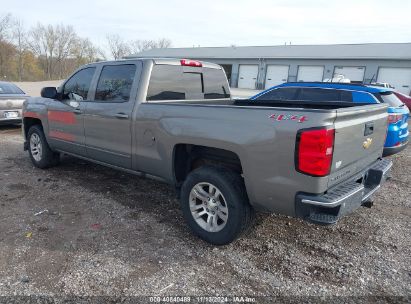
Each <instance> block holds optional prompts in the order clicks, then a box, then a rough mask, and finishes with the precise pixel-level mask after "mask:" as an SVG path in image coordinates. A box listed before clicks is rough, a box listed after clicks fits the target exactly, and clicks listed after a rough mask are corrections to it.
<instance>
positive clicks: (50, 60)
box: [29, 23, 58, 79]
mask: <svg viewBox="0 0 411 304" xmlns="http://www.w3.org/2000/svg"><path fill="white" fill-rule="evenodd" d="M57 40H58V37H57V33H56V30H55V28H54V27H53V26H52V25H50V24H49V25H47V26H44V25H42V24H41V23H38V24H37V26H35V27H34V28H33V29H32V30H31V31H30V42H29V44H30V47H31V49H32V51H33V52H34V53H35V54H36V55H37V56H38V57H39V59H40V60H43V61H44V68H45V72H46V75H47V78H48V79H52V78H53V68H54V54H55V49H56V47H57Z"/></svg>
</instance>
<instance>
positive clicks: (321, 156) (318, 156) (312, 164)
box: [296, 129, 335, 176]
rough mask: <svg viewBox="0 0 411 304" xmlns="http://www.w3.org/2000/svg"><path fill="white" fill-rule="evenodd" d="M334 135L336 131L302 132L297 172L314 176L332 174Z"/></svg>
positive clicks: (299, 137) (298, 143)
mask: <svg viewBox="0 0 411 304" xmlns="http://www.w3.org/2000/svg"><path fill="white" fill-rule="evenodd" d="M334 135H335V130H334V129H311V130H310V129H307V130H302V131H300V132H299V135H298V137H297V151H296V153H297V164H296V165H297V171H299V172H302V173H305V174H308V175H313V176H326V175H328V174H330V169H331V162H332V158H333V149H334Z"/></svg>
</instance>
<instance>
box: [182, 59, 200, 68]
mask: <svg viewBox="0 0 411 304" xmlns="http://www.w3.org/2000/svg"><path fill="white" fill-rule="evenodd" d="M180 63H181V65H184V66H192V67H199V68H201V67H202V66H203V64H202V63H201V62H200V61H195V60H189V59H181V60H180Z"/></svg>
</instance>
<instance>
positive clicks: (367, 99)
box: [352, 92, 378, 103]
mask: <svg viewBox="0 0 411 304" xmlns="http://www.w3.org/2000/svg"><path fill="white" fill-rule="evenodd" d="M352 98H353V101H354V102H362V103H378V101H377V100H376V99H375V98H374V97H373V96H372V95H371V94H369V93H366V92H352Z"/></svg>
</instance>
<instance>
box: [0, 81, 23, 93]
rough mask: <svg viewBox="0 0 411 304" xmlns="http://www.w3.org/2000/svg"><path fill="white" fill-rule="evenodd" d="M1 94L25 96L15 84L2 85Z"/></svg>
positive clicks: (0, 84) (0, 86)
mask: <svg viewBox="0 0 411 304" xmlns="http://www.w3.org/2000/svg"><path fill="white" fill-rule="evenodd" d="M0 94H24V92H23V91H22V90H21V89H20V88H19V87H18V86H16V85H15V84H12V83H0Z"/></svg>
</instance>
